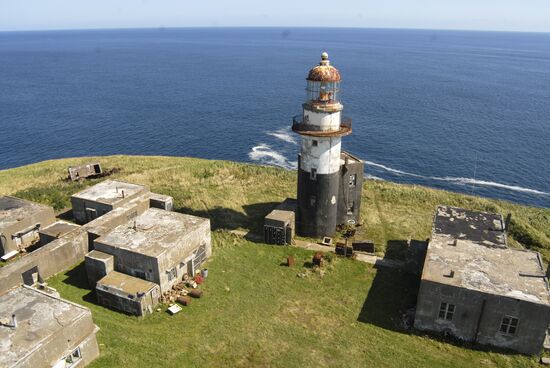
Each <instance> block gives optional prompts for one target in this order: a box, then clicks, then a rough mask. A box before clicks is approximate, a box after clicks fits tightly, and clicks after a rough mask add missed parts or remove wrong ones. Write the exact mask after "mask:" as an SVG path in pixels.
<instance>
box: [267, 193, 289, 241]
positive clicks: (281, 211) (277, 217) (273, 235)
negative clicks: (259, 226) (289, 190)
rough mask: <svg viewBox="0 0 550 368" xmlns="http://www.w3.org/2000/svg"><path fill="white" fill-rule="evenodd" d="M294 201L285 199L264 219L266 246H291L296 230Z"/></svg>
mask: <svg viewBox="0 0 550 368" xmlns="http://www.w3.org/2000/svg"><path fill="white" fill-rule="evenodd" d="M295 213H296V200H295V199H291V198H287V199H285V200H284V201H283V202H282V203H281V204H279V205H278V206H277V208H275V209H274V210H273V211H271V212H270V213H269V214H268V215H267V216H266V217H265V218H264V241H265V242H266V243H267V244H279V245H285V244H292V238H294V232H295V229H296V220H295V216H296V215H295Z"/></svg>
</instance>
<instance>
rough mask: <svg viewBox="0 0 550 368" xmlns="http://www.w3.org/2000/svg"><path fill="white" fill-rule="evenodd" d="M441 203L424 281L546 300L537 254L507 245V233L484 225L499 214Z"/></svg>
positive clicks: (425, 267)
mask: <svg viewBox="0 0 550 368" xmlns="http://www.w3.org/2000/svg"><path fill="white" fill-rule="evenodd" d="M444 207H445V206H440V207H438V209H437V212H436V216H435V218H434V225H433V230H432V238H431V240H430V243H429V245H428V251H427V254H426V260H425V262H424V270H423V272H422V280H423V281H432V282H437V283H440V284H445V285H451V286H456V287H460V288H465V289H469V290H474V291H479V292H482V293H486V294H492V295H500V296H506V297H510V298H514V299H520V300H525V301H529V302H533V303H539V304H550V298H549V291H548V284H547V279H546V277H545V272H544V267H543V264H542V261H541V259H540V255H539V254H538V253H537V252H532V251H527V250H520V249H510V248H507V247H506V240H505V237H503V238H502V237H500V236H498V235H496V234H498V233H501V234H503V231H502V230H501V231H496V230H487V228H488V227H490V228H492V227H493V221H494V220H499V219H500V220H501V216H500V215H496V214H488V213H485V212H475V211H466V210H462V209H457V208H450V207H447V208H444ZM448 214H451V215H452V216H451V217H448V216H447V215H448ZM453 214H454V215H457V216H454V215H453ZM453 217H454V218H455V220H453V221H451V218H453ZM446 221H447V222H450V223H451V224H449V223H447V224H445V222H446ZM470 225H473V226H474V227H475V228H473V227H471V226H470ZM495 225H496V224H495ZM492 232H495V233H494V234H493V233H492ZM479 233H481V234H479ZM451 275H452V276H451Z"/></svg>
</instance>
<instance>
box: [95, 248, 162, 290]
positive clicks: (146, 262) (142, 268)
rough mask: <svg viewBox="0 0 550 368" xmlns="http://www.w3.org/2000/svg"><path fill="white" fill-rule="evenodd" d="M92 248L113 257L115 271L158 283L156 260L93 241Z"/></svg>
mask: <svg viewBox="0 0 550 368" xmlns="http://www.w3.org/2000/svg"><path fill="white" fill-rule="evenodd" d="M94 247H95V249H96V250H99V251H100V252H104V253H107V254H112V255H113V256H114V268H115V271H118V272H120V273H125V274H127V275H131V276H134V277H138V278H141V279H144V280H147V281H151V282H154V283H156V284H158V283H159V281H160V279H159V271H158V260H157V259H156V258H154V257H149V256H147V255H144V254H139V253H134V252H130V251H128V250H126V249H121V248H115V247H112V246H110V245H108V244H103V243H101V242H98V241H95V242H94Z"/></svg>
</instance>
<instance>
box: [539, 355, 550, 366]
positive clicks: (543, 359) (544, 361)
mask: <svg viewBox="0 0 550 368" xmlns="http://www.w3.org/2000/svg"><path fill="white" fill-rule="evenodd" d="M540 362H541V364H544V365H550V358H548V357H541V358H540Z"/></svg>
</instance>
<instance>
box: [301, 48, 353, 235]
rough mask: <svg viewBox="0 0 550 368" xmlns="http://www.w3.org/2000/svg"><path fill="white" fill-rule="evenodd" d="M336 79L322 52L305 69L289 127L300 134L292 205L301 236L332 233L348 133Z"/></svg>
mask: <svg viewBox="0 0 550 368" xmlns="http://www.w3.org/2000/svg"><path fill="white" fill-rule="evenodd" d="M340 81H341V78H340V73H339V72H338V70H337V69H336V68H335V67H333V66H331V65H330V62H329V60H328V54H327V53H326V52H324V53H323V54H322V56H321V62H320V63H319V65H317V66H315V67H314V68H313V69H311V70H310V71H309V74H308V77H307V88H306V90H307V100H306V102H305V103H304V104H303V105H302V106H303V113H302V115H299V116H295V117H294V119H293V122H292V130H293V131H294V132H296V133H298V134H300V135H301V136H302V145H301V149H300V155H299V157H298V205H297V208H296V230H297V232H298V234H299V235H301V236H308V237H322V236H332V235H334V233H335V232H336V225H337V208H338V205H337V199H338V187H339V182H340V175H339V172H340V164H341V158H340V157H341V156H340V153H341V138H342V136H345V135H348V134H350V133H351V121H350V120H348V119H342V117H341V112H342V109H343V106H342V104H341V103H340V101H339V99H338V97H339V96H338V94H339V91H340Z"/></svg>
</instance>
